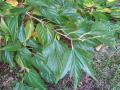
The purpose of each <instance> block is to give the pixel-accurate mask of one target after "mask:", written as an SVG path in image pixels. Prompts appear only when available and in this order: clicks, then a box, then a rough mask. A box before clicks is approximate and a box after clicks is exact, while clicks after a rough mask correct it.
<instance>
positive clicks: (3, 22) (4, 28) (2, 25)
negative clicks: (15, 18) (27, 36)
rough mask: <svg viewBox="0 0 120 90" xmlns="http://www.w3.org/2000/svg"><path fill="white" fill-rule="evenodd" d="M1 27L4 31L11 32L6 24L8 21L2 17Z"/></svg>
mask: <svg viewBox="0 0 120 90" xmlns="http://www.w3.org/2000/svg"><path fill="white" fill-rule="evenodd" d="M0 28H1V29H0V30H2V31H3V32H4V33H8V32H9V31H8V27H7V25H6V23H5V21H4V19H3V18H1V22H0Z"/></svg>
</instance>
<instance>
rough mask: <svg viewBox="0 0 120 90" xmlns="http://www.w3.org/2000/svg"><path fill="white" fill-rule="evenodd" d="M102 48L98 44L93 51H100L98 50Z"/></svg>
mask: <svg viewBox="0 0 120 90" xmlns="http://www.w3.org/2000/svg"><path fill="white" fill-rule="evenodd" d="M102 47H103V44H100V45H98V46H97V47H95V50H96V51H100V49H101V48H102Z"/></svg>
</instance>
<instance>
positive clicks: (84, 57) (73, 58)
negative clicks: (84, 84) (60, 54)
mask: <svg viewBox="0 0 120 90" xmlns="http://www.w3.org/2000/svg"><path fill="white" fill-rule="evenodd" d="M66 59H67V60H68V62H69V64H70V65H67V66H68V67H67V68H70V74H71V76H72V77H73V79H74V89H77V85H78V83H79V81H80V76H81V70H83V71H85V72H86V73H87V74H88V75H90V76H91V77H93V78H94V79H95V77H94V73H93V70H92V65H91V62H92V61H91V60H92V56H91V54H90V53H88V52H86V51H84V50H83V49H80V48H77V49H73V50H71V52H70V53H69V56H68V58H66Z"/></svg>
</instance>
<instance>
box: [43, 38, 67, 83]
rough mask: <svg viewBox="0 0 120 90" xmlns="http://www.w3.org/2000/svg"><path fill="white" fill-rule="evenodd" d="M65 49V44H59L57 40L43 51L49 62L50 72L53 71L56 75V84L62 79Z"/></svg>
mask: <svg viewBox="0 0 120 90" xmlns="http://www.w3.org/2000/svg"><path fill="white" fill-rule="evenodd" d="M64 48H65V45H64V44H62V43H59V42H58V41H57V40H55V41H54V42H53V43H51V44H50V45H48V46H47V47H45V49H44V50H43V55H44V57H45V59H46V60H47V66H48V67H49V68H50V70H52V72H53V73H54V75H55V76H54V78H55V81H54V83H57V82H58V81H59V80H60V77H61V70H62V67H63V64H62V62H63V55H64V53H65V49H64ZM45 78H46V77H45Z"/></svg>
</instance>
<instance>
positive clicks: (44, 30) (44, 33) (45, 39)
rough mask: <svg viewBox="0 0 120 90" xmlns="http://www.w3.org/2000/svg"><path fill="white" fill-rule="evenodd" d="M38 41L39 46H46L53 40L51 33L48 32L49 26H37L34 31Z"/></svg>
mask: <svg viewBox="0 0 120 90" xmlns="http://www.w3.org/2000/svg"><path fill="white" fill-rule="evenodd" d="M35 31H36V32H37V36H38V39H39V41H40V43H41V44H43V45H47V44H49V43H51V42H52V41H53V39H54V36H53V33H52V31H50V29H49V26H48V27H46V26H44V25H41V24H37V27H36V30H35Z"/></svg>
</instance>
